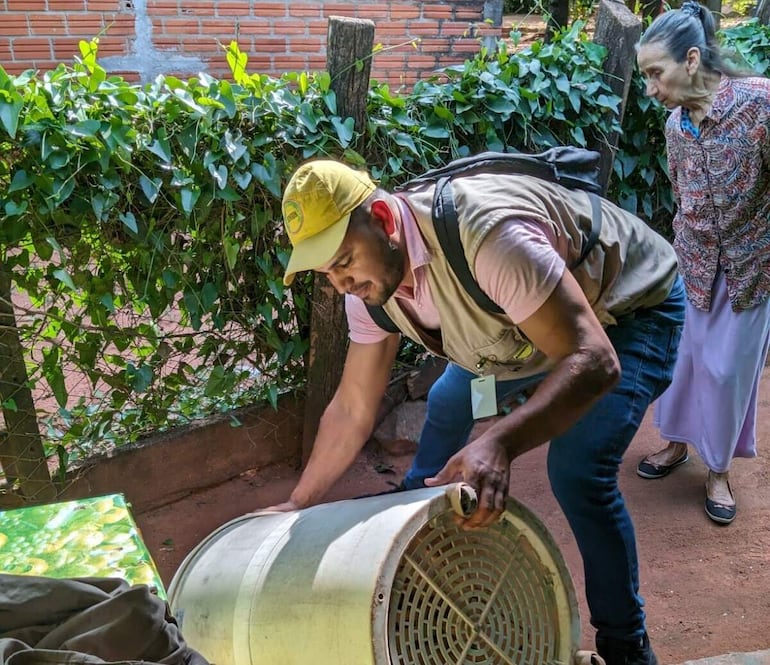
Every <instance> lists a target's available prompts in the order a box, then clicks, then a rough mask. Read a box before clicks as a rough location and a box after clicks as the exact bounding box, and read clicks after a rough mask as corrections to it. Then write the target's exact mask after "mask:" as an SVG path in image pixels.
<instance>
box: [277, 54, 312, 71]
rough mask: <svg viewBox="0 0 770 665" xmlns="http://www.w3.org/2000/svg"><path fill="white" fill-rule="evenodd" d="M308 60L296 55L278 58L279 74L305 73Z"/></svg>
mask: <svg viewBox="0 0 770 665" xmlns="http://www.w3.org/2000/svg"><path fill="white" fill-rule="evenodd" d="M308 61H309V59H308V58H304V57H302V56H296V55H282V56H281V58H280V63H279V64H278V67H280V72H304V71H307V69H308V67H307V65H308Z"/></svg>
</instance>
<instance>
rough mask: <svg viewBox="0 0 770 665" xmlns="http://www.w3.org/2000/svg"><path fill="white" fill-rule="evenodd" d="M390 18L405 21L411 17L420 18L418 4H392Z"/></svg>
mask: <svg viewBox="0 0 770 665" xmlns="http://www.w3.org/2000/svg"><path fill="white" fill-rule="evenodd" d="M389 15H390V18H391V19H392V20H394V21H405V20H407V19H412V18H420V10H419V7H418V6H414V7H412V6H409V5H406V6H403V7H402V6H394V7H391V9H390V13H389Z"/></svg>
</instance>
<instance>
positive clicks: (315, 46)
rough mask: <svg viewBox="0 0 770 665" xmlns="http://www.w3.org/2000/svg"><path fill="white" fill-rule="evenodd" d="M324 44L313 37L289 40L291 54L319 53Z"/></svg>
mask: <svg viewBox="0 0 770 665" xmlns="http://www.w3.org/2000/svg"><path fill="white" fill-rule="evenodd" d="M321 46H322V44H320V43H319V42H318V40H317V39H314V38H312V37H309V38H308V37H292V38H291V39H289V48H288V50H289V52H290V53H295V54H296V53H318V51H319V50H320V48H321Z"/></svg>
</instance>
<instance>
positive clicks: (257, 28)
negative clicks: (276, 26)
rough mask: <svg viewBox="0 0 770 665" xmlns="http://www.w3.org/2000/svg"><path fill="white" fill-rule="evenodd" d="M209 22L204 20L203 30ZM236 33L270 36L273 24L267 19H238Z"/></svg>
mask: <svg viewBox="0 0 770 665" xmlns="http://www.w3.org/2000/svg"><path fill="white" fill-rule="evenodd" d="M208 25H209V22H208V21H204V23H203V26H204V31H205V29H206V28H208ZM238 34H241V35H258V36H272V35H273V26H272V25H271V24H270V23H268V22H267V21H238Z"/></svg>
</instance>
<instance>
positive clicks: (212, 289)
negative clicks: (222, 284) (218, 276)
mask: <svg viewBox="0 0 770 665" xmlns="http://www.w3.org/2000/svg"><path fill="white" fill-rule="evenodd" d="M218 298H219V292H218V291H217V287H216V285H215V284H212V283H211V282H206V284H204V285H203V288H202V289H201V308H202V309H203V311H204V312H208V311H209V310H210V309H211V307H212V306H213V305H214V303H215V302H216V301H217V299H218Z"/></svg>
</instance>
